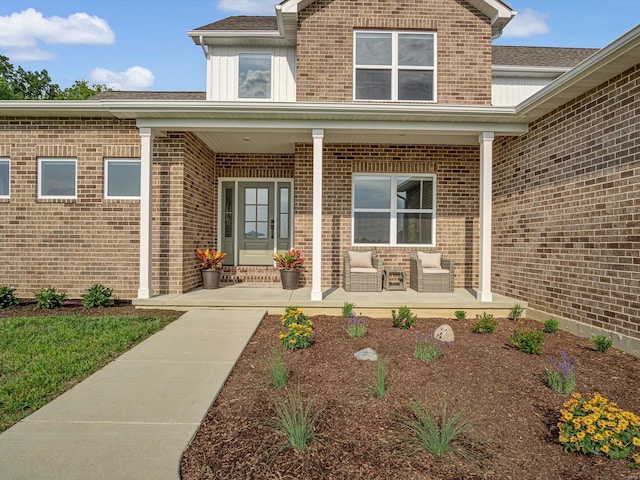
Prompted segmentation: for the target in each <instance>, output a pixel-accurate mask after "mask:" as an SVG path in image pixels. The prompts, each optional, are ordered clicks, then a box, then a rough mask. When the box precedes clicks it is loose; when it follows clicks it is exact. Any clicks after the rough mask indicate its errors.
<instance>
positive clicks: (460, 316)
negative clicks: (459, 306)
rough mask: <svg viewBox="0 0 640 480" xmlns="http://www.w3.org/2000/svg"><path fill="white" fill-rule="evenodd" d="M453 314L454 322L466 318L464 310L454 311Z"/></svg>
mask: <svg viewBox="0 0 640 480" xmlns="http://www.w3.org/2000/svg"><path fill="white" fill-rule="evenodd" d="M453 314H454V315H455V317H456V320H464V319H466V318H467V312H465V311H464V310H456V311H455V312H453Z"/></svg>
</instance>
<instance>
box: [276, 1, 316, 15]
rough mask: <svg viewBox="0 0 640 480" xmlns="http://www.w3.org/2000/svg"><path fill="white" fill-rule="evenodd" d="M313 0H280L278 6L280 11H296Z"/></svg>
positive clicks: (305, 6)
mask: <svg viewBox="0 0 640 480" xmlns="http://www.w3.org/2000/svg"><path fill="white" fill-rule="evenodd" d="M313 2H314V0H287V1H285V2H282V3H281V4H280V5H279V7H280V9H281V10H282V13H298V12H299V11H301V10H302V9H304V8H307V7H308V6H309V5H311V4H312V3H313Z"/></svg>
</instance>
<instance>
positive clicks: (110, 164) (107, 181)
mask: <svg viewBox="0 0 640 480" xmlns="http://www.w3.org/2000/svg"><path fill="white" fill-rule="evenodd" d="M104 197H105V198H109V199H138V198H140V160H138V159H135V158H123V159H120V158H107V159H105V161H104Z"/></svg>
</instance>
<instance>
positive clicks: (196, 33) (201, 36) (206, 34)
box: [187, 30, 282, 45]
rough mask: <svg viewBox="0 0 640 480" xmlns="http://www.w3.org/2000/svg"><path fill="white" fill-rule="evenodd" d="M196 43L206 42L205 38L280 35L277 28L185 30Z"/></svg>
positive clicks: (272, 37)
mask: <svg viewBox="0 0 640 480" xmlns="http://www.w3.org/2000/svg"><path fill="white" fill-rule="evenodd" d="M187 35H189V36H190V37H191V38H192V39H193V41H194V43H195V44H196V45H200V44H202V43H208V42H206V40H207V39H210V38H211V39H215V40H222V39H228V38H267V39H278V38H282V35H281V34H280V32H279V31H277V30H190V31H189V32H187Z"/></svg>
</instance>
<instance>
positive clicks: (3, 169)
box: [0, 158, 11, 198]
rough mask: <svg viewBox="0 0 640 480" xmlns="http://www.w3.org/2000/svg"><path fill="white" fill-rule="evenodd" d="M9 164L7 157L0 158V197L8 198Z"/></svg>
mask: <svg viewBox="0 0 640 480" xmlns="http://www.w3.org/2000/svg"><path fill="white" fill-rule="evenodd" d="M10 172H11V166H10V162H9V159H8V158H0V198H9V185H10V181H11V176H10Z"/></svg>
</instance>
